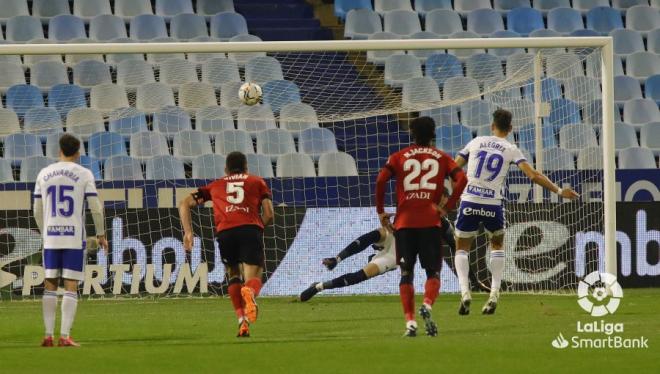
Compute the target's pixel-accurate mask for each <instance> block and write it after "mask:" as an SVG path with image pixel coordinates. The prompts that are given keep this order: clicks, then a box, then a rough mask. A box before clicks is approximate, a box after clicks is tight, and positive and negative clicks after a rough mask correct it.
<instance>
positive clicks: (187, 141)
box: [172, 130, 213, 163]
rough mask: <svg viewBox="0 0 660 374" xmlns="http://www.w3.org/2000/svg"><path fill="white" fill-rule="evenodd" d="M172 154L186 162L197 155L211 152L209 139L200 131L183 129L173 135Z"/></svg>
mask: <svg viewBox="0 0 660 374" xmlns="http://www.w3.org/2000/svg"><path fill="white" fill-rule="evenodd" d="M172 143H173V147H172V154H173V155H174V156H175V157H176V158H178V159H180V160H183V161H185V162H187V163H190V162H192V161H193V159H195V158H197V157H198V156H201V155H205V154H211V153H213V149H212V148H211V139H209V135H208V134H206V133H203V132H201V131H195V130H184V131H181V132H179V133H177V134H175V135H174V138H173V142H172Z"/></svg>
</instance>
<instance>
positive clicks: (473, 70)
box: [465, 53, 520, 96]
mask: <svg viewBox="0 0 660 374" xmlns="http://www.w3.org/2000/svg"><path fill="white" fill-rule="evenodd" d="M465 73H466V75H467V76H468V77H471V78H474V79H476V80H477V82H479V83H484V82H486V81H494V80H503V79H504V72H502V64H501V63H500V59H499V58H497V57H496V56H493V55H491V54H488V53H478V54H475V55H472V56H470V57H469V58H468V59H467V60H466V61H465ZM518 96H520V95H518Z"/></svg>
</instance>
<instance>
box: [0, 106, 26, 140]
mask: <svg viewBox="0 0 660 374" xmlns="http://www.w3.org/2000/svg"><path fill="white" fill-rule="evenodd" d="M0 123H2V126H0V141H1V140H2V139H4V137H5V136H7V135H9V134H15V133H19V132H21V126H20V124H19V122H18V116H17V115H16V113H14V111H13V110H11V109H5V108H0Z"/></svg>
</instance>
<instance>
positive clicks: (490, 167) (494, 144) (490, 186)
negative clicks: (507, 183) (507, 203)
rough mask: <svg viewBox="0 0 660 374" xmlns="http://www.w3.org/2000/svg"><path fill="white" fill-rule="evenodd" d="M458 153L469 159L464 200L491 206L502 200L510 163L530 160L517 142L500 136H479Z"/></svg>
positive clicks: (462, 197)
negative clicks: (511, 141) (512, 142)
mask: <svg viewBox="0 0 660 374" xmlns="http://www.w3.org/2000/svg"><path fill="white" fill-rule="evenodd" d="M458 154H459V155H460V156H461V157H463V158H464V159H465V160H467V178H468V183H467V186H466V187H465V190H463V194H462V195H461V200H462V201H470V202H473V203H479V204H488V205H500V204H501V203H502V198H503V197H502V189H503V187H504V180H505V178H506V175H507V173H508V171H509V166H510V165H511V164H512V163H515V164H519V163H521V162H523V161H527V160H526V159H525V156H524V155H523V154H522V152H521V151H520V149H518V147H517V146H516V145H515V144H511V143H509V141H508V140H506V139H505V138H500V137H497V136H478V137H476V138H474V139H472V140H471V141H470V142H469V143H468V144H467V145H466V146H465V148H463V149H462V150H461V151H460V152H458Z"/></svg>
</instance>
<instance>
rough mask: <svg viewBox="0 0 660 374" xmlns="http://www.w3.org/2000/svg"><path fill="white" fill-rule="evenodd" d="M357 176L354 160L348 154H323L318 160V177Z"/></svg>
mask: <svg viewBox="0 0 660 374" xmlns="http://www.w3.org/2000/svg"><path fill="white" fill-rule="evenodd" d="M357 175H358V171H357V164H356V163H355V159H354V158H353V156H351V155H349V154H348V153H344V152H335V153H324V154H322V155H321V157H320V158H319V177H353V176H357Z"/></svg>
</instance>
